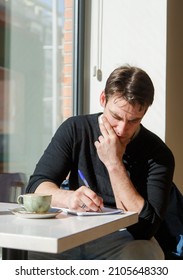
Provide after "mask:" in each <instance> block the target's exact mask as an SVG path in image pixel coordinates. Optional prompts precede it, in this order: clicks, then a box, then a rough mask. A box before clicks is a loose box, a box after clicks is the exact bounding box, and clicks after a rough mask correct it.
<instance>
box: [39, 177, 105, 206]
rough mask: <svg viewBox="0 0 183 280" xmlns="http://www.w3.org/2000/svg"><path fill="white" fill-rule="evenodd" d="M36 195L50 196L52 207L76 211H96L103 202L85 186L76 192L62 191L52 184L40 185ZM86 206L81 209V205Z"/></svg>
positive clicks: (44, 183)
mask: <svg viewBox="0 0 183 280" xmlns="http://www.w3.org/2000/svg"><path fill="white" fill-rule="evenodd" d="M35 192H36V193H45V194H51V195H52V206H53V207H64V208H70V209H73V210H77V211H88V210H92V211H98V210H99V208H101V207H103V200H102V198H101V197H99V196H98V195H97V194H96V193H95V192H94V191H92V190H91V189H89V188H88V187H86V186H81V187H80V188H79V189H77V190H76V191H71V190H64V189H61V188H59V187H58V186H57V185H56V184H54V183H52V182H46V181H45V182H43V183H41V184H40V185H39V186H38V187H37V189H36V191H35ZM83 204H84V205H86V207H85V208H84V209H83V208H82V205H83Z"/></svg>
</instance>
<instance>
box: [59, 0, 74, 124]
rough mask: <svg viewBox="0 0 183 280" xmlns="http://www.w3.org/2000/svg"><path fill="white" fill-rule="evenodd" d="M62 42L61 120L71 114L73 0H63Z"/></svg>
mask: <svg viewBox="0 0 183 280" xmlns="http://www.w3.org/2000/svg"><path fill="white" fill-rule="evenodd" d="M64 18H65V21H64V42H63V47H64V49H63V56H64V60H63V61H64V66H63V92H62V96H63V102H62V108H61V110H62V114H63V121H64V120H65V119H67V118H68V117H70V116H72V115H73V112H72V45H73V39H72V38H73V1H72V0H65V10H64Z"/></svg>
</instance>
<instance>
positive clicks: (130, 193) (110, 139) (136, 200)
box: [95, 119, 144, 213]
mask: <svg viewBox="0 0 183 280" xmlns="http://www.w3.org/2000/svg"><path fill="white" fill-rule="evenodd" d="M100 129H101V133H102V135H101V136H100V137H99V139H98V141H96V142H95V146H96V148H97V153H98V156H99V158H100V160H101V161H102V162H103V163H104V165H105V166H106V168H107V170H108V173H109V177H110V181H111V186H112V189H113V192H114V196H115V200H116V206H117V207H118V208H122V209H124V210H128V211H136V212H138V213H140V211H141V210H142V208H143V206H144V198H143V197H142V196H141V195H140V194H139V193H138V192H137V190H136V189H135V187H134V185H133V183H132V182H131V180H130V178H129V176H128V174H127V172H126V169H125V166H124V165H123V163H122V157H123V154H124V152H125V149H126V145H127V144H128V143H126V145H125V144H122V143H121V142H120V140H119V138H118V136H117V135H116V133H115V132H114V130H113V128H112V127H111V126H110V124H109V122H108V121H107V120H106V119H104V121H103V123H101V124H100Z"/></svg>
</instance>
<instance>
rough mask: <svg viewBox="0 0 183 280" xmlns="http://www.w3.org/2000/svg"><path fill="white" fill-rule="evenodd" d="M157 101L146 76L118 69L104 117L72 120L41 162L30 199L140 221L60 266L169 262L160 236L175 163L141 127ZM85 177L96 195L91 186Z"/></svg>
mask: <svg viewBox="0 0 183 280" xmlns="http://www.w3.org/2000/svg"><path fill="white" fill-rule="evenodd" d="M153 99H154V86H153V83H152V81H151V79H150V77H149V76H148V75H147V73H146V72H145V71H143V70H142V69H139V68H137V67H131V66H122V67H119V68H117V69H115V70H114V71H113V72H112V73H111V75H110V76H109V78H108V79H107V82H106V86H105V89H104V91H103V92H102V93H101V95H100V104H101V105H102V107H103V108H104V109H103V113H98V114H91V115H85V116H76V117H72V118H69V119H68V120H66V121H65V122H64V123H63V124H62V125H61V126H60V127H59V128H58V130H57V132H56V134H55V135H54V137H53V138H52V141H51V143H50V144H49V146H48V148H47V149H46V151H45V152H44V154H43V156H42V157H41V159H40V160H39V162H38V164H37V166H36V169H35V171H34V174H33V175H32V176H31V178H30V181H29V184H28V187H27V192H34V191H35V192H40V193H50V194H52V196H53V200H52V206H55V207H56V206H57V207H67V208H70V209H74V210H77V211H89V210H92V211H98V210H99V208H102V207H103V205H108V206H111V207H117V208H120V209H124V210H125V211H126V210H127V211H136V212H138V214H139V222H138V223H137V224H135V225H133V226H130V227H128V228H127V229H125V230H122V231H119V232H116V233H114V234H111V235H109V236H106V237H104V238H100V239H98V240H96V241H95V242H89V243H88V244H86V245H85V250H84V251H83V250H82V248H81V247H78V248H76V249H73V250H69V251H68V252H66V253H65V255H64V254H61V255H60V258H70V259H76V258H78V259H79V258H80V259H163V258H164V255H163V252H162V250H161V248H160V247H159V245H158V243H157V242H156V240H155V239H154V237H153V236H154V235H155V234H156V232H157V230H158V228H159V226H160V224H161V221H162V220H163V218H164V215H165V211H166V209H167V205H168V200H169V194H170V189H171V184H172V178H173V172H174V157H173V155H172V152H171V151H170V150H169V148H168V147H167V146H166V145H165V144H164V143H163V141H162V140H161V139H160V138H159V137H158V136H156V135H155V134H153V133H152V132H150V131H149V130H147V129H146V128H145V127H143V126H142V124H141V121H142V119H143V117H144V115H145V113H146V112H147V110H148V107H149V106H150V105H151V104H152V103H153ZM78 169H80V170H81V171H82V172H83V173H84V175H85V177H86V178H87V181H88V183H89V185H90V186H91V189H89V188H88V187H87V186H84V185H83V183H82V181H81V179H80V178H79V175H78ZM68 174H69V188H70V189H69V190H65V189H62V188H60V185H61V183H62V181H63V180H64V179H65V178H66V177H67V176H68ZM96 252H97V253H96Z"/></svg>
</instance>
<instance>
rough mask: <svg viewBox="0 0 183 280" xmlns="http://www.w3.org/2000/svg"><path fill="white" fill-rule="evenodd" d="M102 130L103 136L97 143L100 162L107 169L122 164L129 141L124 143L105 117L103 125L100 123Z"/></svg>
mask: <svg viewBox="0 0 183 280" xmlns="http://www.w3.org/2000/svg"><path fill="white" fill-rule="evenodd" d="M100 130H101V134H102V135H100V136H99V138H98V141H96V142H95V147H96V149H97V153H98V156H99V158H100V160H101V161H102V162H103V163H104V164H105V166H106V167H108V166H110V165H116V164H121V162H122V157H123V154H124V152H125V149H126V145H127V144H128V143H129V140H128V141H126V143H122V142H121V141H120V139H119V137H118V136H117V135H116V133H115V131H114V129H113V128H112V126H111V125H110V123H109V122H108V120H107V119H106V118H105V117H103V118H102V123H100Z"/></svg>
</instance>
